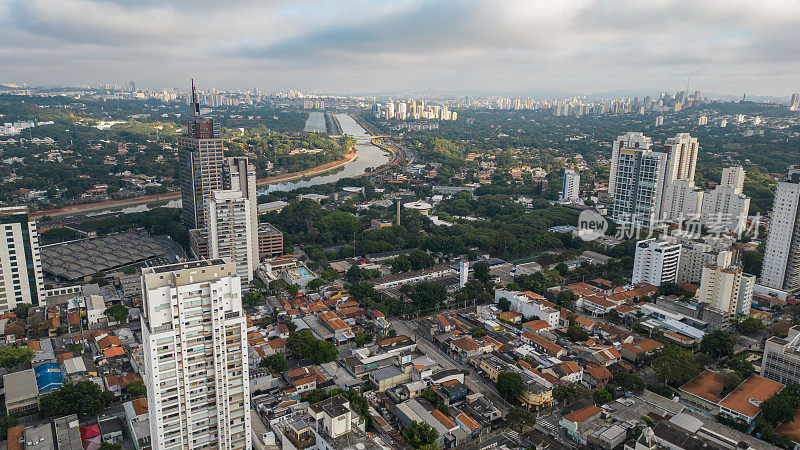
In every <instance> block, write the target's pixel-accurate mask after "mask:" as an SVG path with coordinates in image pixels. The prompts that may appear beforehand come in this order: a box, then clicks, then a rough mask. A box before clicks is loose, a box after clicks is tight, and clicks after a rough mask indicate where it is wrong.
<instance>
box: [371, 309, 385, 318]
mask: <svg viewBox="0 0 800 450" xmlns="http://www.w3.org/2000/svg"><path fill="white" fill-rule="evenodd" d="M372 315H373V316H375V317H376V318H377V317H386V314H384V313H382V312H380V311H378V310H377V309H373V310H372Z"/></svg>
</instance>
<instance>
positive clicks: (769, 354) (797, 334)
mask: <svg viewBox="0 0 800 450" xmlns="http://www.w3.org/2000/svg"><path fill="white" fill-rule="evenodd" d="M761 376H763V377H764V378H769V379H770V380H774V381H777V382H779V383H784V384H794V383H800V325H795V326H793V327H791V328H789V334H788V336H786V338H782V337H778V336H773V337H771V338H769V339H767V342H765V343H764V362H763V363H762V365H761Z"/></svg>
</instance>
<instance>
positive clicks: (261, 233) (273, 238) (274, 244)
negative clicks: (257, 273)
mask: <svg viewBox="0 0 800 450" xmlns="http://www.w3.org/2000/svg"><path fill="white" fill-rule="evenodd" d="M282 254H283V233H281V232H280V230H278V229H277V228H275V227H274V226H273V225H272V224H270V223H266V222H265V223H262V224H259V225H258V258H259V259H265V258H270V257H273V256H278V255H282Z"/></svg>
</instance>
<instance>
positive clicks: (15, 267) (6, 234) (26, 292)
mask: <svg viewBox="0 0 800 450" xmlns="http://www.w3.org/2000/svg"><path fill="white" fill-rule="evenodd" d="M0 230H2V231H3V239H0V314H5V313H7V312H10V311H11V310H13V309H14V308H15V307H16V306H17V305H19V304H22V303H28V304H31V305H35V304H38V303H39V302H40V301H41V302H42V304H43V303H44V277H43V276H42V261H41V257H40V255H39V233H38V232H37V231H36V222H34V221H33V220H31V218H30V216H29V215H28V208H27V207H25V206H11V207H8V208H0Z"/></svg>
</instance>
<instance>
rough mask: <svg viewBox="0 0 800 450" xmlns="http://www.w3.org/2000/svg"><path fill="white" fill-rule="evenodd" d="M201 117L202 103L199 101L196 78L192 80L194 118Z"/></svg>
mask: <svg viewBox="0 0 800 450" xmlns="http://www.w3.org/2000/svg"><path fill="white" fill-rule="evenodd" d="M199 115H200V103H199V102H198V101H197V90H196V89H195V88H194V78H192V117H196V116H199Z"/></svg>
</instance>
